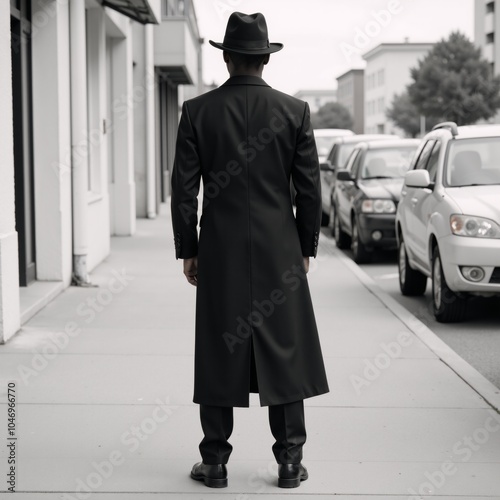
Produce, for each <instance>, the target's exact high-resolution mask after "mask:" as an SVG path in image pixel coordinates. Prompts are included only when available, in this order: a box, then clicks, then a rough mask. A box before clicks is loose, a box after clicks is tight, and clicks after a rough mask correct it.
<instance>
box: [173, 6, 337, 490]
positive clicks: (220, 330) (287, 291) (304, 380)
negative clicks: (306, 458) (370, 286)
mask: <svg viewBox="0 0 500 500" xmlns="http://www.w3.org/2000/svg"><path fill="white" fill-rule="evenodd" d="M210 43H211V44H212V45H213V46H214V47H216V48H218V49H221V50H223V58H224V61H225V63H226V65H227V69H228V71H229V74H230V78H229V80H228V81H227V82H226V83H225V84H224V85H222V86H221V87H220V88H218V89H216V90H213V91H211V92H208V93H206V94H204V95H202V96H199V97H197V98H195V99H192V100H189V101H186V102H185V103H184V105H183V108H182V117H181V120H180V124H179V131H178V137H177V146H176V155H175V162H174V168H173V173H172V221H173V227H174V241H175V246H176V257H177V258H178V259H179V258H180V259H184V274H185V275H186V278H187V280H188V282H189V283H191V284H192V285H195V286H197V302H196V346H195V388H194V399H193V401H194V402H195V403H198V404H199V405H200V418H201V425H202V429H203V432H204V435H205V436H204V438H203V440H202V441H201V443H200V452H201V456H202V459H203V461H202V462H201V463H198V464H196V465H195V466H194V467H193V470H192V472H191V477H192V478H193V479H196V480H200V481H204V483H205V484H206V485H207V486H210V487H225V486H227V470H226V464H227V462H228V459H229V455H230V453H231V450H232V446H231V445H230V444H229V442H228V439H229V437H230V435H231V432H232V428H233V407H235V406H238V407H247V406H249V393H250V392H258V393H259V397H260V404H261V406H269V421H270V427H271V431H272V434H273V436H274V438H275V440H276V442H275V444H274V445H273V452H274V456H275V458H276V461H277V462H278V464H279V466H278V473H279V480H278V485H279V486H280V487H284V488H287V487H288V488H292V487H297V486H299V484H300V482H301V481H303V480H305V479H307V477H308V474H307V470H306V468H305V467H304V466H303V465H302V464H301V460H302V446H303V444H304V442H305V440H306V430H305V423H304V405H303V400H304V399H305V398H309V397H312V396H316V395H319V394H323V393H326V392H328V384H327V380H326V375H325V369H324V365H323V358H322V354H321V348H320V344H319V339H318V332H317V329H316V322H315V318H314V312H313V308H312V304H311V298H310V294H309V288H308V283H307V279H306V273H307V271H308V268H309V257H310V256H316V252H317V246H318V238H319V230H320V220H321V217H320V214H321V196H320V181H319V166H318V157H317V152H316V146H315V143H314V137H313V132H312V128H311V124H310V115H309V107H308V105H307V104H306V103H305V102H303V101H300V100H298V99H295V98H293V97H290V96H288V95H286V94H283V93H280V92H278V91H275V90H273V89H271V87H269V86H268V85H267V84H266V83H265V82H264V80H262V70H263V67H264V65H266V64H267V63H268V62H269V55H270V54H271V53H273V52H277V51H278V50H280V49H282V48H283V45H282V44H278V43H271V44H270V43H269V40H268V35H267V25H266V20H265V18H264V16H263V15H262V14H252V15H246V14H241V13H239V12H235V13H233V14H232V15H231V16H230V18H229V20H228V24H227V29H226V34H225V37H224V42H223V43H215V42H213V41H210ZM200 179H203V187H204V194H203V212H202V216H201V218H200V236H199V241H198V232H197V209H198V203H197V195H198V191H199V187H200ZM290 179H291V180H292V182H293V184H294V187H295V189H296V193H297V194H296V199H295V202H296V215H295V216H294V212H293V206H292V200H291V195H290Z"/></svg>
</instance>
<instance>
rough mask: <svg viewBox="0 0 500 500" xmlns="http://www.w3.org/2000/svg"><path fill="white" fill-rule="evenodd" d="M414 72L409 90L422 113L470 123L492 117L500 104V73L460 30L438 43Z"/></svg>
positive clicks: (411, 98) (411, 97) (413, 69)
mask: <svg viewBox="0 0 500 500" xmlns="http://www.w3.org/2000/svg"><path fill="white" fill-rule="evenodd" d="M411 76H412V78H413V80H414V81H413V83H411V84H410V85H409V86H408V93H409V95H410V100H411V102H412V103H413V104H414V106H415V107H416V108H417V110H418V113H419V114H421V115H424V116H434V117H441V118H442V119H444V120H450V121H454V122H457V123H458V124H459V125H466V124H469V123H475V122H476V121H478V120H480V119H488V118H491V117H492V116H494V115H495V113H496V110H497V109H498V108H499V107H500V77H498V76H493V75H492V72H491V68H490V65H489V63H488V61H486V60H485V59H483V58H482V57H481V51H480V49H479V48H476V46H475V45H474V44H473V43H472V42H471V41H469V39H468V38H467V37H466V36H465V35H463V34H461V33H459V32H453V33H451V35H450V36H449V38H448V39H447V40H445V39H443V40H441V41H439V42H438V43H436V44H435V45H434V47H433V48H432V49H431V50H430V51H429V53H428V54H427V55H426V56H425V57H424V59H422V60H421V61H419V63H418V66H417V67H416V68H412V69H411Z"/></svg>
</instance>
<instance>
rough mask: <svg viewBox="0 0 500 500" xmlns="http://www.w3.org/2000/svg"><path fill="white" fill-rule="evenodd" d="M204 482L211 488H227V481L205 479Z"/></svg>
mask: <svg viewBox="0 0 500 500" xmlns="http://www.w3.org/2000/svg"><path fill="white" fill-rule="evenodd" d="M203 481H204V483H205V486H208V487H209V488H227V479H213V478H211V477H204V478H203Z"/></svg>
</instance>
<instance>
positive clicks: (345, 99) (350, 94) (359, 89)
mask: <svg viewBox="0 0 500 500" xmlns="http://www.w3.org/2000/svg"><path fill="white" fill-rule="evenodd" d="M364 73H365V72H364V70H363V69H351V70H349V71H347V72H346V73H343V74H342V75H340V76H338V77H337V102H338V103H339V104H342V105H343V106H345V107H346V108H347V109H348V110H349V113H351V116H352V119H353V126H352V131H353V132H355V133H356V134H362V133H363V132H364V129H365V90H364V89H365V83H364V78H365V77H364Z"/></svg>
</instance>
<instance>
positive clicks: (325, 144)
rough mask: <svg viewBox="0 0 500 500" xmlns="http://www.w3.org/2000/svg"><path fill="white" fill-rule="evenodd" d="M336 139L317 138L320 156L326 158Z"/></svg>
mask: <svg viewBox="0 0 500 500" xmlns="http://www.w3.org/2000/svg"><path fill="white" fill-rule="evenodd" d="M335 139H336V137H327V136H323V137H315V141H316V149H317V150H318V155H319V156H326V155H327V154H328V153H329V152H330V149H332V145H333V143H334V141H335Z"/></svg>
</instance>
